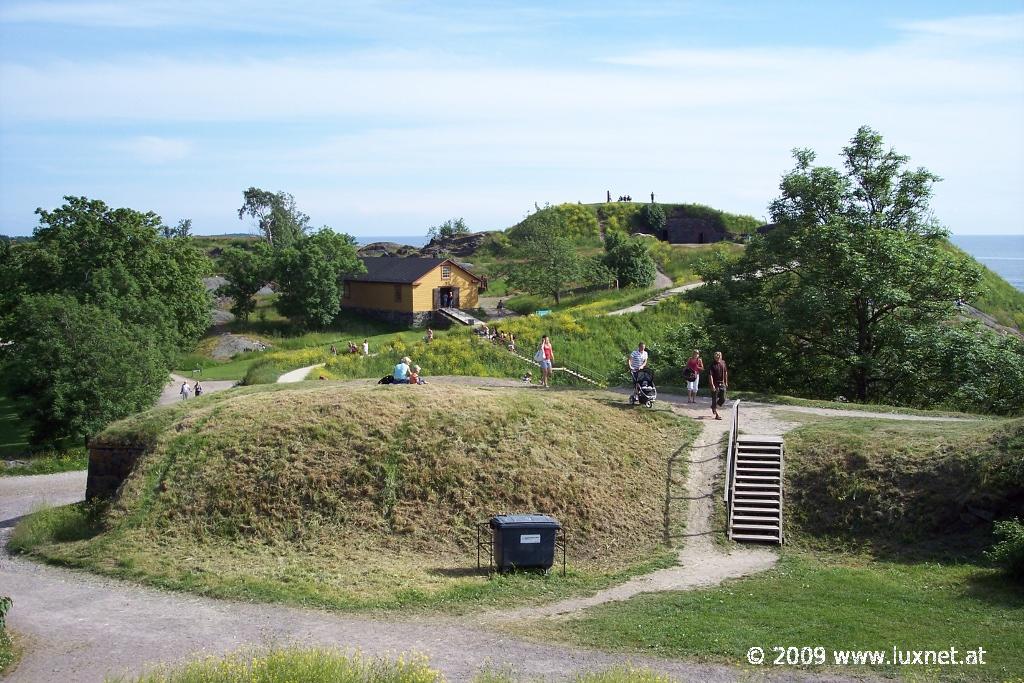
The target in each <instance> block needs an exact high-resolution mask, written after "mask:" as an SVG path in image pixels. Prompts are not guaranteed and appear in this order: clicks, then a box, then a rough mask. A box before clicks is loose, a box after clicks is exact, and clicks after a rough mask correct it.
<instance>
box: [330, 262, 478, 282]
mask: <svg viewBox="0 0 1024 683" xmlns="http://www.w3.org/2000/svg"><path fill="white" fill-rule="evenodd" d="M359 260H360V261H362V262H363V265H365V266H366V272H365V273H364V274H362V275H356V276H355V277H353V278H350V279H351V280H352V281H353V282H394V283H396V284H411V283H413V282H416V281H417V280H419V279H420V278H421V277H423V276H424V275H426V274H427V273H429V272H430V271H432V270H433V269H434V268H437V267H438V266H439V265H441V264H442V263H446V262H451V263H452V265H455V266H457V267H459V268H462V266H459V264H457V263H455V262H454V261H451V259H446V258H421V257H412V256H407V257H400V256H375V257H370V256H367V257H363V258H361V259H359ZM462 270H466V269H465V268H462ZM466 272H467V273H469V271H466ZM469 274H470V275H473V274H472V273H469ZM473 277H476V276H475V275H474V276H473Z"/></svg>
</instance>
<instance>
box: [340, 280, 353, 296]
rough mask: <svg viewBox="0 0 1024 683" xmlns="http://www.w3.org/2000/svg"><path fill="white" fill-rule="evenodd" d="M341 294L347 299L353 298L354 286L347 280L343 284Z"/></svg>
mask: <svg viewBox="0 0 1024 683" xmlns="http://www.w3.org/2000/svg"><path fill="white" fill-rule="evenodd" d="M341 296H342V297H344V298H346V299H351V298H352V287H350V286H349V284H348V283H347V282H344V283H342V285H341Z"/></svg>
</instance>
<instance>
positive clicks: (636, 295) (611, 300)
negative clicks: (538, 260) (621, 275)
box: [505, 287, 657, 315]
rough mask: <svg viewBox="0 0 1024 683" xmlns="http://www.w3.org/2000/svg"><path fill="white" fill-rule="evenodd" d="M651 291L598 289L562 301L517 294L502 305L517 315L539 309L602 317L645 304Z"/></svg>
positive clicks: (563, 298)
mask: <svg viewBox="0 0 1024 683" xmlns="http://www.w3.org/2000/svg"><path fill="white" fill-rule="evenodd" d="M656 293H657V292H656V290H654V289H651V288H645V289H635V288H633V287H624V288H622V289H601V290H597V291H594V292H584V293H581V294H565V295H563V296H562V297H561V302H559V303H557V304H556V303H555V300H554V299H553V298H551V297H546V296H539V295H536V294H520V295H518V296H515V297H512V298H511V299H508V300H506V301H505V305H506V306H507V307H508V308H509V309H511V310H513V311H516V312H517V313H522V314H530V313H534V312H535V311H538V310H541V309H548V310H551V311H565V312H571V313H574V314H577V315H602V314H604V313H607V312H609V311H615V310H618V309H620V308H626V307H627V306H632V305H633V304H638V303H640V302H641V301H647V300H648V299H650V298H651V297H653V296H654V295H655V294H656Z"/></svg>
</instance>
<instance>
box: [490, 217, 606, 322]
mask: <svg viewBox="0 0 1024 683" xmlns="http://www.w3.org/2000/svg"><path fill="white" fill-rule="evenodd" d="M564 220H565V219H564V217H563V216H562V215H560V214H559V213H557V212H555V211H543V212H540V213H537V214H534V215H533V216H531V220H530V222H529V224H528V225H527V224H525V223H524V224H521V226H523V229H521V230H519V231H517V232H515V233H514V235H513V238H512V239H513V242H512V246H513V251H514V255H515V256H514V260H513V262H512V263H511V265H509V266H508V267H507V269H506V275H507V278H508V284H509V286H510V287H512V288H513V289H519V290H522V291H524V292H529V293H531V294H538V295H541V296H547V297H551V298H552V299H554V300H555V303H556V304H558V303H561V300H562V299H561V295H562V292H563V291H565V290H566V289H567V288H568V287H569V286H571V285H586V284H590V283H592V282H594V281H595V279H596V278H599V277H601V276H602V275H604V274H605V273H606V272H607V271H604V269H600V268H597V266H598V265H599V264H598V263H597V262H595V261H593V260H592V259H586V258H583V257H582V256H580V254H579V252H578V250H577V248H576V244H575V243H574V242H573V241H572V240H571V239H570V238H569V237H567V236H566V231H565V225H564Z"/></svg>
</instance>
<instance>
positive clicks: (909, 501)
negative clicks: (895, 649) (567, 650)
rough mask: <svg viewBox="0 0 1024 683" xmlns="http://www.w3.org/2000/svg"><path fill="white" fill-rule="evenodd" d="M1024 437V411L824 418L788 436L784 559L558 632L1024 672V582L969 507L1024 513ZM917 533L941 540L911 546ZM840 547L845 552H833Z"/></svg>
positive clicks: (718, 651)
mask: <svg viewBox="0 0 1024 683" xmlns="http://www.w3.org/2000/svg"><path fill="white" fill-rule="evenodd" d="M1022 434H1024V421H1022V420H1013V421H984V422H980V423H972V424H961V423H956V424H952V423H925V422H921V423H909V422H895V421H887V420H868V419H846V420H835V419H830V420H816V421H811V422H810V423H809V424H808V425H807V426H805V427H802V428H800V429H798V430H797V431H795V432H791V433H790V435H788V436H787V481H788V484H787V486H788V490H789V496H788V508H787V509H788V511H789V516H788V525H787V534H788V536H787V546H785V547H784V549H783V557H782V559H781V561H780V564H779V565H778V566H777V567H776V568H775V569H773V570H772V571H769V572H767V573H765V574H762V575H758V576H755V577H749V578H746V579H742V580H739V581H733V582H729V583H727V584H725V585H723V586H721V587H718V588H714V589H709V590H704V591H694V592H687V593H666V594H660V595H648V596H640V597H638V598H634V599H632V600H630V601H628V602H625V603H617V604H614V605H608V606H605V607H601V608H596V609H594V610H590V611H589V613H588V615H587V616H586V617H585V618H583V619H580V620H577V621H573V622H568V623H567V624H565V625H562V626H557V627H553V628H552V633H553V635H560V636H561V637H564V638H568V639H570V640H572V641H575V642H579V643H583V644H587V645H594V646H599V647H617V648H624V649H637V650H643V651H644V652H654V653H657V654H662V655H668V656H675V657H696V658H699V659H706V660H714V661H725V662H730V663H736V664H742V663H743V662H744V657H745V653H746V650H747V649H748V648H749V647H752V646H755V645H757V646H760V647H763V648H765V649H766V650H767V651H768V652H769V654H771V650H770V648H771V647H772V646H775V645H782V646H788V645H797V646H804V645H810V646H823V647H825V648H826V649H827V650H828V651H829V653H831V650H833V649H849V648H854V649H891V648H892V646H893V645H898V646H901V647H903V648H907V649H944V648H948V647H949V646H951V645H952V646H955V647H957V648H958V649H960V650H961V651H963V650H965V649H967V648H974V647H978V646H983V647H985V648H986V650H988V651H989V653H990V655H989V661H990V664H989V665H988V666H985V667H977V668H972V669H965V668H956V667H947V668H943V669H938V668H935V667H931V668H925V667H920V666H918V667H905V668H902V669H900V670H898V671H897V670H894V669H891V668H886V667H880V670H882V671H885V672H887V673H898V674H903V675H908V674H910V675H915V676H918V677H921V678H925V679H933V678H945V679H951V680H961V679H963V680H1010V679H1016V678H1018V677H1021V676H1024V660H1021V658H1020V656H1019V653H1020V651H1021V648H1022V647H1024V631H1022V630H1021V629H1020V628H1019V624H1020V623H1024V587H1021V586H1019V585H1014V584H1012V583H1009V582H1008V581H1007V580H1006V579H1005V578H1004V577H1003V576H1002V575H1000V574H999V573H998V572H996V571H995V570H993V569H990V568H988V567H987V566H985V565H984V564H983V563H982V562H981V561H980V559H979V557H978V555H977V549H978V548H979V546H982V545H984V544H986V543H988V542H990V541H989V536H988V531H987V530H988V527H989V524H988V523H987V522H985V521H984V520H983V519H981V518H978V517H973V518H972V515H971V514H970V513H969V512H968V510H971V509H973V510H979V511H980V512H981V513H982V514H985V513H986V508H987V512H989V513H994V514H996V515H997V516H998V515H1006V514H1008V510H1009V509H1010V507H1013V506H1017V507H1018V509H1019V505H1020V496H1021V492H1022V491H1024V482H1022V477H1024V460H1022V458H1024V445H1022V443H1024V441H1022V439H1024V436H1022ZM823 463H832V465H831V466H826V465H823ZM897 484H901V485H903V486H904V487H905V489H904V492H903V493H896V492H895V487H896V485H897ZM914 531H916V532H917V533H916V535H915V534H913V533H912V532H914ZM914 538H916V539H918V540H920V539H922V538H923V539H924V541H925V542H914V543H912V544H908V543H907V542H908V541H909V540H911V539H914ZM895 540H903V541H904V543H903V545H895V544H894V543H893V541H895ZM829 547H831V548H833V549H835V548H837V547H838V548H841V551H840V552H838V553H835V552H832V553H829V552H824V551H823V550H822V549H823V548H829ZM851 548H860V549H864V548H870V549H871V550H872V551H874V552H873V553H868V552H861V553H850V552H849V550H850V549H851ZM897 551H898V553H899V554H894V553H895V552H897ZM965 553H968V556H967V557H965V558H962V559H960V560H953V559H950V558H952V557H957V556H963V555H964V554H965ZM861 670H863V669H862V668H857V669H856V671H861ZM840 671H841V673H847V674H848V673H853V672H854V670H851V669H849V668H846V669H842V670H840Z"/></svg>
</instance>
